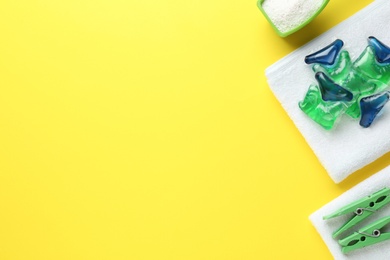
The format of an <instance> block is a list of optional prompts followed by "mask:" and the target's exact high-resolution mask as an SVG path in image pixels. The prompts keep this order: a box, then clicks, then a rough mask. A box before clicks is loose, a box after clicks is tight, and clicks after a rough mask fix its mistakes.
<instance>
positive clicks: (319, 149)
mask: <svg viewBox="0 0 390 260" xmlns="http://www.w3.org/2000/svg"><path fill="white" fill-rule="evenodd" d="M389 23H390V1H388V0H376V1H374V2H373V3H371V4H370V5H369V6H367V7H366V8H364V9H363V10H361V11H359V12H358V13H356V14H355V15H353V16H352V17H350V18H349V19H347V20H345V21H343V22H342V23H340V24H339V25H337V26H335V27H334V28H332V29H330V30H329V31H327V32H325V33H324V34H322V35H321V36H319V37H317V38H316V39H314V40H312V41H311V42H309V43H308V44H306V45H304V46H303V47H301V48H299V49H297V50H296V51H294V52H292V53H291V54H289V55H288V56H286V57H284V58H283V59H281V60H279V61H278V62H276V63H275V64H273V65H271V66H270V67H268V68H267V69H266V77H267V80H268V83H269V86H270V88H271V90H272V91H273V93H274V95H275V96H276V98H277V99H278V100H279V102H280V103H281V104H282V106H283V108H284V109H285V110H286V112H287V114H288V115H289V116H290V118H291V119H292V121H293V122H294V123H295V125H296V126H297V128H298V129H299V131H300V132H301V134H302V135H303V137H304V138H305V139H306V141H307V143H308V144H309V146H310V147H311V148H312V150H313V152H314V153H315V154H316V156H317V157H318V159H319V161H320V162H321V164H322V165H323V166H324V168H325V169H326V170H327V172H328V174H329V175H330V177H331V178H332V179H333V180H334V181H335V182H336V183H339V182H341V181H342V180H343V179H345V178H346V177H347V176H348V175H350V174H351V173H353V172H355V171H356V170H359V169H360V168H362V167H364V166H366V165H367V164H370V163H371V162H373V161H375V160H376V159H378V158H379V157H381V156H382V155H384V154H385V153H387V152H388V151H390V105H389V104H388V105H387V106H385V107H384V108H383V110H382V111H383V115H382V116H381V117H380V118H377V120H376V121H374V123H373V124H372V125H371V127H370V128H367V129H366V128H362V127H361V126H360V125H359V120H357V119H352V118H350V117H348V116H346V115H343V116H342V118H341V119H340V121H339V123H338V124H337V125H336V126H335V127H334V129H332V130H325V129H323V128H322V127H321V126H319V125H318V124H317V123H315V122H314V121H312V120H311V119H310V118H309V117H308V116H307V115H306V114H305V113H303V112H302V111H301V110H300V108H299V107H298V102H299V101H301V100H303V98H304V96H305V94H306V92H307V90H308V88H309V86H310V84H317V82H316V80H315V78H314V72H313V71H312V66H310V65H307V64H305V63H304V58H305V56H306V55H308V54H311V53H313V52H315V51H317V50H319V49H322V48H323V47H325V46H327V45H328V44H330V43H331V42H333V41H334V40H336V39H341V40H343V41H344V49H345V50H347V51H348V52H349V53H350V56H351V59H352V60H356V59H357V58H358V57H359V55H360V54H361V53H362V52H363V50H364V49H365V47H366V46H367V44H368V43H367V38H368V37H369V36H374V37H376V38H378V39H379V40H380V41H382V42H383V43H385V44H386V45H388V46H390V33H389V32H390V31H389Z"/></svg>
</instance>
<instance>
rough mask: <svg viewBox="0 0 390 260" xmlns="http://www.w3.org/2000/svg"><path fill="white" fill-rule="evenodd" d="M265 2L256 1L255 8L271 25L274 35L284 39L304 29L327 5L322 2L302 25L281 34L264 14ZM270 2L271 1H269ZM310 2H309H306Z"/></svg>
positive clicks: (326, 1)
mask: <svg viewBox="0 0 390 260" xmlns="http://www.w3.org/2000/svg"><path fill="white" fill-rule="evenodd" d="M264 1H265V0H258V1H257V6H258V7H259V9H260V11H261V12H262V13H263V15H264V16H265V18H266V19H267V20H268V22H269V23H270V24H271V26H272V28H273V29H274V30H275V31H276V33H277V34H278V35H279V36H280V37H286V36H288V35H290V34H292V33H295V32H296V31H298V30H300V29H301V28H303V27H305V26H306V25H307V24H309V23H310V22H311V21H312V20H313V19H314V18H316V16H317V15H319V14H320V13H321V11H322V10H323V9H324V8H325V6H326V5H327V4H328V2H329V0H324V1H323V3H322V5H321V6H320V8H318V10H317V11H316V12H315V13H314V14H313V15H312V16H311V17H309V18H308V19H307V20H306V21H304V22H303V23H301V24H299V25H298V26H296V27H294V28H292V29H291V30H289V31H287V32H281V31H280V30H279V29H278V27H276V25H275V24H274V23H273V21H272V20H271V19H270V17H269V16H268V14H267V13H266V12H265V10H264V9H263V2H264ZM270 1H271V0H270ZM308 1H310V0H308Z"/></svg>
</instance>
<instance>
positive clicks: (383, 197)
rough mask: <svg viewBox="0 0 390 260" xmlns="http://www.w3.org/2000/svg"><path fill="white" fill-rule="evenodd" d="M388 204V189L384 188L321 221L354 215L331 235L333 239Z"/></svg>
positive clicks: (389, 192) (389, 190)
mask: <svg viewBox="0 0 390 260" xmlns="http://www.w3.org/2000/svg"><path fill="white" fill-rule="evenodd" d="M389 202H390V189H389V188H387V187H386V188H384V189H382V190H380V191H378V192H375V193H374V194H372V195H370V196H367V197H365V198H363V199H360V200H357V201H355V202H353V203H351V204H349V205H348V206H345V207H343V208H341V209H339V210H337V211H336V212H334V213H333V214H330V215H328V216H324V217H323V219H330V218H334V217H338V216H341V215H344V214H348V213H354V214H355V216H354V217H353V218H352V219H350V220H349V221H348V222H347V223H345V224H344V225H343V226H342V227H340V228H339V229H338V230H336V231H335V232H334V233H333V237H334V238H335V237H337V236H339V235H340V234H341V233H343V232H344V231H346V230H348V229H350V228H351V227H353V226H355V225H356V224H358V223H359V222H361V221H362V220H364V219H366V218H368V217H369V216H371V215H372V214H373V213H374V212H376V211H377V210H379V209H380V208H382V207H383V206H385V205H387V204H388V203H389Z"/></svg>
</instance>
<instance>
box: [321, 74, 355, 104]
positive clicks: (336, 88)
mask: <svg viewBox="0 0 390 260" xmlns="http://www.w3.org/2000/svg"><path fill="white" fill-rule="evenodd" d="M315 78H316V80H317V81H318V85H319V88H320V91H321V96H322V99H323V100H324V101H346V102H349V101H352V99H353V94H352V92H350V91H348V90H346V89H345V88H343V87H342V86H340V85H337V84H336V83H334V81H332V79H331V78H329V77H328V76H327V75H326V74H325V73H323V72H317V73H316V75H315Z"/></svg>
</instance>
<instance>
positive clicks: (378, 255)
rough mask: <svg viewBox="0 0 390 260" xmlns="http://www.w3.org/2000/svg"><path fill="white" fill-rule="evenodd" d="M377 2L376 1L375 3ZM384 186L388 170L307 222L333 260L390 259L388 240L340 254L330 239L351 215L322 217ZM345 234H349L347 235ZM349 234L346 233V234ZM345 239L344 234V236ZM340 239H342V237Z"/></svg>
mask: <svg viewBox="0 0 390 260" xmlns="http://www.w3.org/2000/svg"><path fill="white" fill-rule="evenodd" d="M377 1H379V0H377ZM384 187H389V188H390V167H387V168H386V169H384V170H382V171H381V172H379V173H377V174H375V175H373V176H371V177H370V178H368V179H367V180H365V181H363V182H361V183H360V184H358V185H356V186H355V187H353V188H352V189H350V190H349V191H347V192H345V193H344V194H342V195H341V196H340V197H338V198H336V199H335V200H333V201H332V202H330V203H328V204H326V205H325V206H323V207H322V208H321V209H319V210H318V211H316V212H315V213H313V214H312V215H311V216H310V217H309V219H310V221H311V222H312V223H313V225H314V227H315V228H316V229H317V231H318V233H320V235H321V237H322V239H323V240H324V242H325V243H326V245H327V246H328V248H329V250H330V252H331V253H332V255H333V257H334V258H335V259H337V260H344V259H349V260H360V259H361V260H368V259H369V260H371V259H375V260H389V259H390V240H387V241H384V242H382V243H378V244H376V245H373V246H369V247H365V248H363V249H358V250H355V251H352V252H350V253H348V254H343V253H342V252H341V247H340V246H339V244H338V242H337V240H336V239H334V238H332V233H333V232H334V231H335V230H337V229H338V228H339V227H341V226H342V225H343V224H344V223H345V222H346V221H347V220H348V219H349V218H351V217H352V216H353V215H348V216H340V217H335V218H332V219H329V220H323V219H322V218H323V216H326V215H329V214H331V213H333V212H334V211H336V210H338V209H339V208H341V207H344V206H346V205H348V204H349V203H352V202H354V201H356V200H358V199H361V198H364V197H366V196H368V195H371V194H372V193H374V192H376V191H379V190H381V189H382V188H384ZM386 216H390V205H386V206H384V207H383V208H381V209H379V210H378V212H376V213H374V214H373V215H371V216H370V217H368V218H367V219H365V220H364V221H363V222H361V223H359V225H358V226H357V227H356V228H352V229H351V230H353V229H355V231H356V230H358V229H359V227H363V226H366V225H368V224H370V223H373V222H374V221H376V220H378V219H380V218H382V217H386ZM346 233H348V232H346ZM347 235H348V234H347ZM344 236H345V235H344ZM340 238H344V237H343V236H341V237H340Z"/></svg>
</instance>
